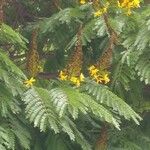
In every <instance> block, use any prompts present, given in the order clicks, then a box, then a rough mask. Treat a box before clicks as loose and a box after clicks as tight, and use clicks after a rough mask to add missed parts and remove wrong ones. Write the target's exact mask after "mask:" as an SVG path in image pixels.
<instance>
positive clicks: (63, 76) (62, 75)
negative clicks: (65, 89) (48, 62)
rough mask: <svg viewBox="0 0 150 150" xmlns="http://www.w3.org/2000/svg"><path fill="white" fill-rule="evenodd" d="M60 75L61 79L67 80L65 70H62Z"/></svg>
mask: <svg viewBox="0 0 150 150" xmlns="http://www.w3.org/2000/svg"><path fill="white" fill-rule="evenodd" d="M59 77H60V80H67V75H66V74H65V73H64V72H63V71H60V74H59Z"/></svg>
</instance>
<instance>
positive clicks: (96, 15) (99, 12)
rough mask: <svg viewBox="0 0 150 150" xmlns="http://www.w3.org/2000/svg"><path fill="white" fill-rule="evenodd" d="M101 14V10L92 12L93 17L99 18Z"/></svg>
mask: <svg viewBox="0 0 150 150" xmlns="http://www.w3.org/2000/svg"><path fill="white" fill-rule="evenodd" d="M102 14H103V11H102V10H98V11H96V12H94V17H99V16H101V15H102Z"/></svg>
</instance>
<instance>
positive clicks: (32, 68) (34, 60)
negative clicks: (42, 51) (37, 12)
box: [27, 29, 39, 77]
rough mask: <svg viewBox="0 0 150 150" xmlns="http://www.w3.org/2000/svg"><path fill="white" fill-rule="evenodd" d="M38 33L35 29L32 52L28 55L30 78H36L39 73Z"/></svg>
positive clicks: (31, 45) (31, 46)
mask: <svg viewBox="0 0 150 150" xmlns="http://www.w3.org/2000/svg"><path fill="white" fill-rule="evenodd" d="M37 33H38V30H37V29H35V30H34V31H33V32H32V38H31V44H30V50H29V52H28V54H27V72H28V74H29V76H30V77H35V76H36V75H37V74H38V72H39V54H38V51H37Z"/></svg>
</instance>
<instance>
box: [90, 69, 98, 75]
mask: <svg viewBox="0 0 150 150" xmlns="http://www.w3.org/2000/svg"><path fill="white" fill-rule="evenodd" d="M98 71H99V70H98V69H96V68H95V69H93V70H91V71H90V75H91V76H94V75H96V74H97V73H98Z"/></svg>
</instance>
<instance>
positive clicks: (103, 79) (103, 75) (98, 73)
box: [88, 65, 110, 84]
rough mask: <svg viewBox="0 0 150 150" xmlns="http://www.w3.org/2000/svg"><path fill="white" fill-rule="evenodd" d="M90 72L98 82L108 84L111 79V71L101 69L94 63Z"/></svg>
mask: <svg viewBox="0 0 150 150" xmlns="http://www.w3.org/2000/svg"><path fill="white" fill-rule="evenodd" d="M88 70H89V74H90V76H91V77H92V78H93V79H94V80H96V82H97V83H104V84H107V83H108V82H109V81H110V79H109V76H108V75H109V73H108V72H107V71H105V70H100V69H98V68H97V67H95V66H94V65H92V66H91V67H89V69H88Z"/></svg>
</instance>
